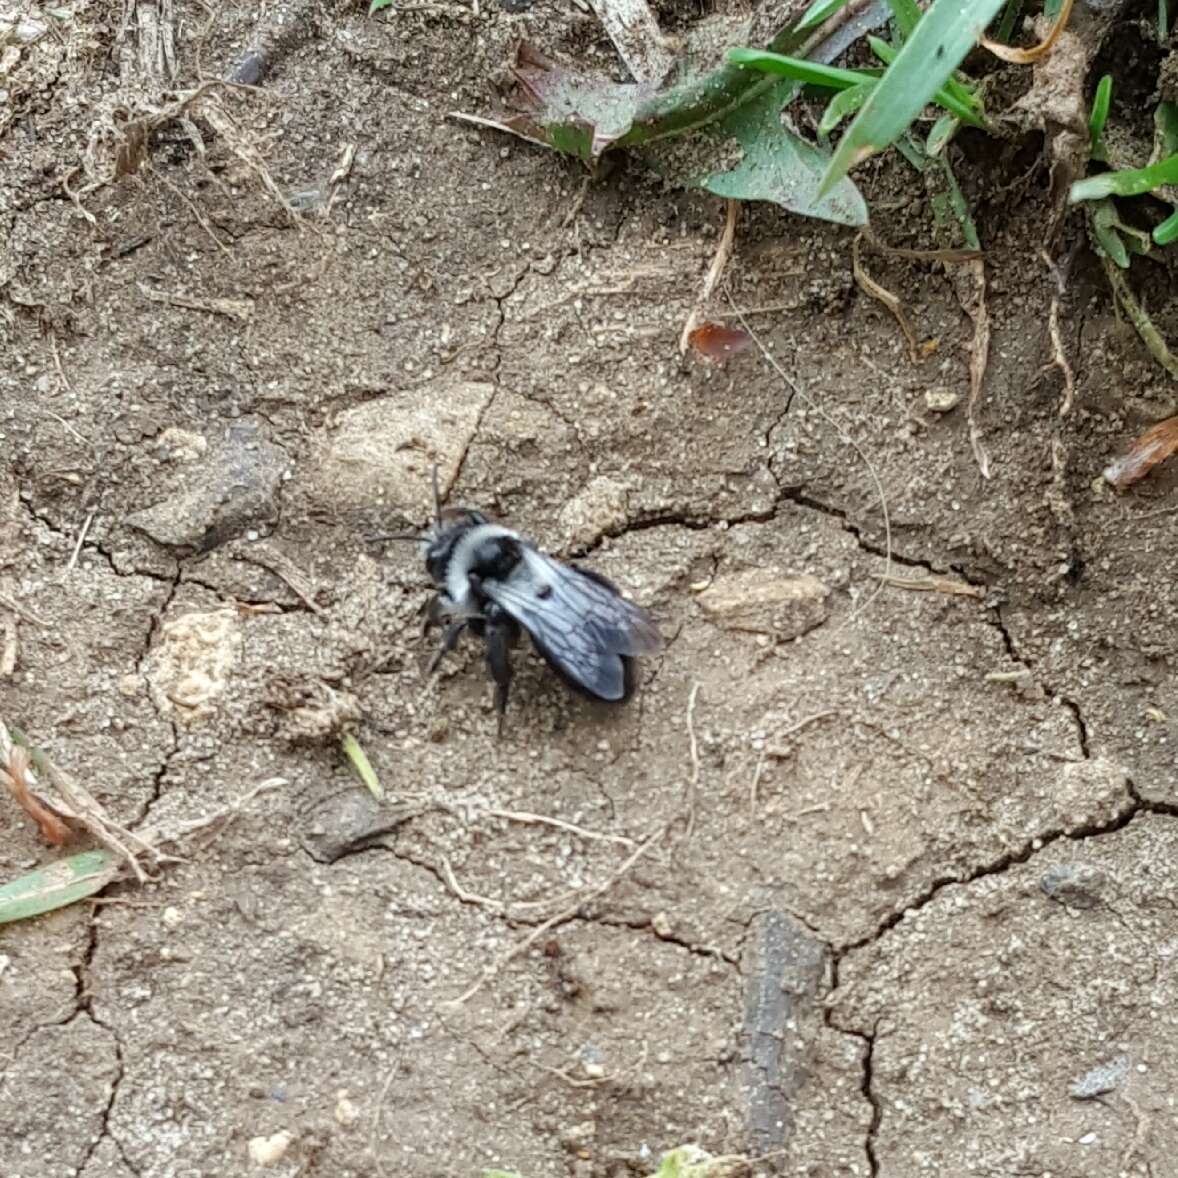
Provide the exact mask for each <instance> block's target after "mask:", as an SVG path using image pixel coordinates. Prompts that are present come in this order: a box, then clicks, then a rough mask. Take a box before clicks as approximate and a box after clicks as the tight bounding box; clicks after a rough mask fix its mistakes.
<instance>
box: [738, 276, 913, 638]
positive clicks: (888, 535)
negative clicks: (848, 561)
mask: <svg viewBox="0 0 1178 1178" xmlns="http://www.w3.org/2000/svg"><path fill="white" fill-rule="evenodd" d="M727 293H728V303H729V305H730V306H731V307H732V310H733V312H734V313H735V315H736V317H737V318H738V319H739V320H740V325H741V327H743V328H744V329H745V331H747V332H748V334H749V338H750V339H751V340H752V341H753V343H755V344H756V345H757V348H758V350H759V351H760V353H761V355H762V356H763V357H764V358H765V360H766V361H767V362H768V364H769V366H770V367H771V368H772V369H773V371H774V372H776V373H777V375H778V376H779V377H781V379H782V381H783V382H784V383H785V386H786V388H788V389H789V390H790V391H791V392H792V393H793V394H794V396H796V397H797V398H798V399H799V400H801V401H803V402H804V403H805V404H807V405H808V406H809V407H810V408H811V409H812V410H813V411H814V412H815V413H817V414H818V416H819V417H821V418H822V420H823V421H825V422H826V423H827V424H828V425H829V426H830V427H831V428H832V429H833V430H834V431H835V433H836V434H838V436H839V438H840V439H841V440H842V441H843V442H845V443H846V444H847V445H848V446H850V447H851V449H852V450H854V451H855V453H856V454H858V455H859V458H860V459H861V460H862V462H863V465H864V466H865V467H866V468H867V472H868V474H870V476H871V481H872V482H873V483H874V484H875V490H876V494H877V495H879V506H880V510H881V512H882V513H883V525H884V571H883V575H884V576H885V577H887V576H890V575H891V571H892V517H891V514H890V513H889V511H888V498H887V496H886V495H885V494H884V488H883V480H882V479H881V478H880V477H879V471H878V470H877V469H876V467H875V463H874V462H872V461H871V459H870V458H869V457H868V455H867V451H866V450H864V449H863V447H862V446H860V445H859V443H858V442H856V441H855V439H854V438H852V437H851V435H850V432H849V431H848V430H845V429H843V427H842V426H841V425H839V423H838V421H837V419H836V418H835V417H834V416H833V415H832V414H831V413H829V412H828V411H827V410H826V409H824V408H823V407H822V405H820V404H819V403H818V402H817V401H815V400H814V398H813V397H811V396H810V395H809V394H808V393H804V392H803V391H802V388H801V386H800V385H799V384H798V382H797V381H795V380H794V379H793V377H791V376H790V375H789V374H788V373H787V372H786V371H785V369H784V368H782V367H781V364H780V363H779V361H778V359H777V357H776V356H774V355H773V353H772V352H770V351H769V349H768V348H767V347H765V344H764V341H763V340H762V339H761V337H760V336H759V335H757V333H756V332H755V331H753V329H752V327H751V325H750V324H749V321H748V319H747V318H745V315H744V312H743V311H741V310H740V309H739V308H738V307H737V306H736V303H735V302H733V300H732V292H731V291H729V292H727ZM883 588H884V583H883V581H882V580H881V581H880V583H879V584H878V585H877V586H876V588H875V590H874V591H873V592H872V593H870V594H869V595H868V597H867V600H866V601H865V602H864V603H863V604H862V605H858V606H855V608H854V609H852V610H851V612H850V613H849V614H848V615H847V618H846V620H845V621H844V622H843V623H842V626H846V625H849V624H850V622H851V620H852V619H853V618H854V617H855V616H856V615H857V614H859V613H861V612H862V611H863V610H865V609H867V608H868V606H870V605H871V603H872V602H873V601H874V600H875V599H876V598H877V597H878V596H879V595H880V593H882V592H883ZM842 626H840V627H839V629H842Z"/></svg>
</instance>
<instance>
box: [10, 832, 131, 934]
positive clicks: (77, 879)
mask: <svg viewBox="0 0 1178 1178" xmlns="http://www.w3.org/2000/svg"><path fill="white" fill-rule="evenodd" d="M120 867H121V860H120V858H119V857H118V856H117V855H115V853H114V852H113V851H106V850H102V851H83V852H82V853H81V854H79V855H70V856H69V858H67V859H59V860H58V861H57V862H56V863H50V864H48V865H47V866H45V867H39V868H38V869H37V870H36V871H30V872H29V874H28V875H22V876H20V878H19V879H14V880H13V881H12V883H9V884H5V885H4V886H3V887H0V924H7V923H9V922H10V921H13V920H27V919H28V918H29V917H30V916H40V915H41V914H42V913H43V912H52V911H54V909H56V908H65V907H66V906H67V905H69V904H73V903H75V902H77V901H78V900H84V899H85V898H86V897H87V896H92V895H94V893H95V892H97V891H100V890H101V889H102V888H104V887H106V885H107V884H108V883H110V882H111V880H113V879H114V878H115V876H117V875H118V874H119V869H120Z"/></svg>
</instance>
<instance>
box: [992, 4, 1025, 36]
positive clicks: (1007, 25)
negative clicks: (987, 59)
mask: <svg viewBox="0 0 1178 1178" xmlns="http://www.w3.org/2000/svg"><path fill="white" fill-rule="evenodd" d="M1022 14H1023V0H1007V4H1006V7H1005V8H1004V9H1003V10H1002V20H1001V21H1000V22H999V24H998V32H997V33H996V34H995V37H994V40H996V41H1001V42H1002V44H1003V45H1009V44H1010V43H1011V41H1013V40H1014V30H1015V28H1016V27H1017V25H1018V22H1019V18H1020V17H1021V16H1022Z"/></svg>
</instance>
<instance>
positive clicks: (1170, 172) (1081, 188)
mask: <svg viewBox="0 0 1178 1178" xmlns="http://www.w3.org/2000/svg"><path fill="white" fill-rule="evenodd" d="M1164 184H1178V155H1171V156H1167V157H1166V158H1165V159H1164V160H1159V161H1158V162H1157V163H1156V164H1151V165H1150V166H1149V167H1148V168H1127V169H1126V170H1125V171H1123V172H1102V173H1101V174H1100V175H1099V176H1089V177H1088V178H1087V179H1086V180H1077V181H1076V182H1075V183H1074V184H1073V185H1072V188H1071V192H1070V193H1069V194H1068V199H1069V200H1070V201H1071V202H1072V204H1078V203H1079V202H1080V201H1082V200H1101V199H1103V198H1104V197H1106V196H1144V195H1145V193H1147V192H1152V191H1153V190H1154V189H1155V188H1160V187H1162V185H1164Z"/></svg>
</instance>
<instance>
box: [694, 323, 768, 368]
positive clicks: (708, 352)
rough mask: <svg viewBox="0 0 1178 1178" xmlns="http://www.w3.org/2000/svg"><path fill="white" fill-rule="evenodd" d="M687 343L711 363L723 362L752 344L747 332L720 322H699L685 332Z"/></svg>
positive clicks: (745, 350) (744, 350)
mask: <svg viewBox="0 0 1178 1178" xmlns="http://www.w3.org/2000/svg"><path fill="white" fill-rule="evenodd" d="M687 343H688V346H689V347H690V348H691V350H692V351H693V352H694V353H695V354H696V355H697V356H701V357H702V358H703V359H705V360H710V361H711V362H712V363H713V364H723V363H724V361H725V360H728V359H730V358H731V357H732V356H735V355H737V354H738V353H739V352H747V351H748V350H749V348H751V347H752V346H753V341H752V339H751V338H750V337H749V334H748V332H746V331H741V330H740V329H739V328H737V327H724V326H723V325H722V324H720V323H701V324H700V325H699V326H698V327H695V328H693V329H692V330H691V331H689V332H688V333H687Z"/></svg>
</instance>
